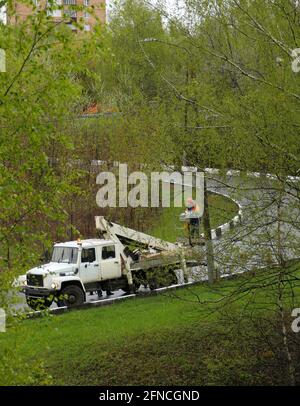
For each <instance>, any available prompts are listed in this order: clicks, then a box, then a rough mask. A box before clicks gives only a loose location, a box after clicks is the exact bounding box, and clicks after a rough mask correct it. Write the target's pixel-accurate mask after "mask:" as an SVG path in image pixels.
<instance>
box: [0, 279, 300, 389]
mask: <svg viewBox="0 0 300 406" xmlns="http://www.w3.org/2000/svg"><path fill="white" fill-rule="evenodd" d="M264 277H265V274H264ZM245 282H247V283H250V284H252V286H253V285H254V284H256V283H257V282H258V279H257V276H256V277H254V280H253V277H251V276H247V277H242V278H239V279H233V280H228V281H222V282H220V283H219V284H216V285H215V286H214V287H213V288H210V287H209V286H208V285H206V284H202V285H198V286H195V287H193V288H189V289H182V290H178V291H176V296H174V295H173V294H172V295H171V294H170V295H167V296H157V297H149V298H142V299H137V300H133V301H128V302H123V303H119V304H116V305H113V306H110V307H106V308H96V309H90V310H82V311H74V312H71V313H68V314H65V315H61V316H51V317H45V318H43V319H37V320H26V321H23V322H21V323H20V325H18V326H17V328H10V329H9V330H8V332H7V333H6V334H2V335H0V348H1V349H2V351H5V349H6V348H10V349H12V348H13V349H14V350H15V354H16V355H20V356H22V357H23V358H24V359H25V360H26V361H28V360H30V361H34V360H35V359H38V358H42V359H43V360H44V364H45V367H46V369H47V371H48V372H49V373H50V374H51V375H52V376H53V380H54V383H55V384H63V385H69V384H75V385H83V384H86V385H101V384H108V385H114V384H123V385H126V384H145V385H149V384H157V385H167V384H170V385H172V384H187V385H188V384H209V383H212V382H213V383H224V377H223V366H222V368H220V370H221V371H222V378H220V379H221V381H222V382H219V381H218V379H219V378H218V374H217V373H216V369H217V372H218V373H219V369H218V367H217V366H218V365H219V364H218V362H221V361H222V362H224V360H225V364H226V363H227V364H229V365H227V364H226V365H225V367H224V368H225V370H226V368H229V372H230V379H231V381H230V382H231V383H236V382H235V381H234V379H235V378H233V377H232V374H234V373H235V368H233V367H232V365H231V364H232V363H235V362H238V361H239V357H241V354H242V356H244V354H245V351H249V348H250V347H249V346H251V343H253V340H254V338H253V337H251V341H250V342H249V343H248V342H247V343H246V341H243V340H242V338H241V339H239V340H238V341H237V342H235V340H236V337H241V334H242V333H241V332H239V334H235V335H234V336H233V337H232V338H231V339H230V337H229V336H228V333H226V334H227V335H226V334H225V332H224V331H223V320H222V317H223V316H222V315H220V314H219V313H218V312H213V313H211V309H212V308H211V305H209V304H204V303H199V302H198V300H197V297H199V298H201V302H203V301H205V300H206V299H209V300H212V299H220V298H221V297H223V296H224V295H225V293H230V292H232V291H233V290H234V289H236V288H237V287H238V286H240V285H241V284H244V283H245ZM269 293H271V290H270V288H267V289H264V290H263V291H262V292H259V293H258V294H257V298H256V301H257V304H258V307H260V306H261V305H260V303H261V300H262V299H263V300H264V301H265V300H266V297H267V296H268V294H269ZM296 297H298V298H299V297H300V295H299V290H298V291H296ZM245 302H246V298H245V297H244V296H243V297H242V298H240V299H239V300H238V301H236V302H234V305H231V308H230V309H231V312H232V311H233V310H234V309H237V310H238V309H240V308H241V307H242V305H243V304H245ZM258 307H257V308H258ZM214 308H215V307H214ZM224 308H225V306H224V304H221V305H220V307H219V310H224ZM266 314H267V313H266V312H265V310H264V315H266ZM216 334H217V337H215V335H216ZM247 337H248V336H247ZM247 337H246V338H245V340H247V339H248V338H247ZM244 347H245V348H244ZM262 347H263V345H262ZM224 349H226V351H225V352H224V354H222V359H221V361H220V360H217V361H214V362H213V363H212V359H211V357H218V356H219V354H220V352H222V350H223V351H224ZM255 351H256V350H255ZM261 351H263V353H264V352H266V351H265V350H263V348H262V349H261ZM230 352H231V355H230V357H229V358H228V355H229V353H230ZM234 352H237V354H236V355H235V356H233V355H232V354H234ZM232 356H233V358H232ZM251 357H252V355H251ZM251 357H250V355H249V361H248V360H247V365H246V366H244V365H243V368H246V369H247V371H244V372H243V373H242V375H241V376H242V378H241V377H240V375H239V376H238V377H237V378H236V379H237V383H245V382H246V383H249V379H250V380H252V381H253V380H254V383H255V379H256V375H255V370H254V371H250V372H249V371H248V369H249V368H250V367H251V365H252V364H251V362H250V361H251V360H252V358H251ZM245 358H247V357H246V356H245ZM215 362H217V364H215ZM254 364H255V367H257V365H256V364H257V361H256V359H255V363H254ZM268 365H269V364H268ZM260 374H261V372H260V373H259V376H258V378H257V379H260V380H261V379H262V378H261V377H260ZM269 375H270V373H267V372H266V374H265V377H266V379H267V380H268V379H269V378H268V377H269ZM241 379H242V381H241V382H240V381H239V380H241Z"/></svg>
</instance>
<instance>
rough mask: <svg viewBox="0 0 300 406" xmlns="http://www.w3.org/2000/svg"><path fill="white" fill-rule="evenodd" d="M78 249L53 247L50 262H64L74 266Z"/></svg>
mask: <svg viewBox="0 0 300 406" xmlns="http://www.w3.org/2000/svg"><path fill="white" fill-rule="evenodd" d="M77 254H78V248H71V247H54V248H53V252H52V257H51V262H64V263H69V264H76V262H77Z"/></svg>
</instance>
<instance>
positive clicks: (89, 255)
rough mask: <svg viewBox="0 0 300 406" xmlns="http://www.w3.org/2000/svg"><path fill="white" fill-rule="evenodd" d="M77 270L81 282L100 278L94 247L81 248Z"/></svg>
mask: <svg viewBox="0 0 300 406" xmlns="http://www.w3.org/2000/svg"><path fill="white" fill-rule="evenodd" d="M79 272H80V278H81V280H82V282H83V283H88V282H95V281H97V280H99V279H100V278H99V276H100V275H99V261H98V260H97V257H96V250H95V248H82V251H81V264H80V268H79Z"/></svg>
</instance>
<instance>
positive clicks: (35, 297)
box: [20, 239, 128, 310]
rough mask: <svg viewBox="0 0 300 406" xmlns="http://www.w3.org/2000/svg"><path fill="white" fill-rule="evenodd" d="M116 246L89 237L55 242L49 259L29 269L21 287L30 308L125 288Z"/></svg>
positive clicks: (78, 301) (69, 303)
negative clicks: (115, 288)
mask: <svg viewBox="0 0 300 406" xmlns="http://www.w3.org/2000/svg"><path fill="white" fill-rule="evenodd" d="M120 254H121V253H120V247H119V245H118V243H116V242H114V241H113V240H105V239H90V240H82V241H81V240H78V241H69V242H64V243H56V244H54V246H53V251H52V256H51V260H50V262H49V263H47V264H44V265H41V266H38V267H36V268H33V269H30V270H29V271H28V272H27V273H26V277H24V276H23V277H22V276H21V277H20V280H23V287H22V290H23V292H24V293H25V296H26V300H27V303H28V304H29V306H30V307H32V308H33V309H35V310H36V309H38V308H45V307H49V306H50V305H51V304H52V303H53V301H55V302H57V304H58V306H77V305H80V304H82V303H84V301H85V300H86V292H94V291H101V290H110V289H112V288H113V287H115V286H116V283H117V285H118V287H121V288H123V289H124V290H125V291H126V289H127V287H128V286H127V285H128V282H127V278H126V275H124V272H123V271H124V266H123V264H122V260H121V255H120Z"/></svg>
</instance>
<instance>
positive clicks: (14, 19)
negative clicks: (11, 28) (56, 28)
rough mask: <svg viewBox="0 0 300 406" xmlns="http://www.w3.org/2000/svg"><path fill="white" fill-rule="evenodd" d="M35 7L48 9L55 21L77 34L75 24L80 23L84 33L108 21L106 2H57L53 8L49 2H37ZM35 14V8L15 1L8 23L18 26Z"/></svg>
mask: <svg viewBox="0 0 300 406" xmlns="http://www.w3.org/2000/svg"><path fill="white" fill-rule="evenodd" d="M56 5H57V8H56ZM35 7H36V9H38V8H46V7H48V10H47V13H48V15H49V16H50V17H51V18H52V19H53V20H54V21H57V22H59V21H63V22H64V23H65V24H66V25H68V26H69V27H70V28H71V29H72V30H73V31H75V32H76V31H77V30H78V29H77V27H76V24H74V23H80V24H81V25H82V26H83V29H84V31H90V30H92V28H93V27H94V26H95V25H96V24H104V23H105V21H106V8H105V0H55V3H54V5H52V6H51V7H49V6H47V0H35ZM76 7H78V9H76ZM34 12H35V10H34V8H33V7H30V6H28V5H26V4H23V3H20V2H18V1H15V2H14V4H13V10H12V13H11V16H10V12H9V11H8V12H7V23H8V24H17V23H18V22H19V21H22V20H24V19H25V18H26V17H27V16H28V15H30V14H32V13H34Z"/></svg>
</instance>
